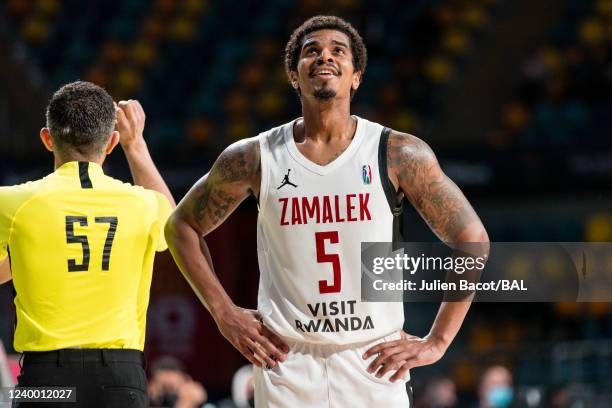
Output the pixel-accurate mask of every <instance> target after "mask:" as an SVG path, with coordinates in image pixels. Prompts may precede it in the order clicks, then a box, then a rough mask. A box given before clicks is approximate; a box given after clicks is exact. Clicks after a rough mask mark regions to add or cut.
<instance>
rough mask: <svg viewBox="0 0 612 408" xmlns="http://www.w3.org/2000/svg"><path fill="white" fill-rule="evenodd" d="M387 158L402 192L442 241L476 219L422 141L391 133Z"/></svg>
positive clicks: (468, 205) (451, 237)
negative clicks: (394, 135)
mask: <svg viewBox="0 0 612 408" xmlns="http://www.w3.org/2000/svg"><path fill="white" fill-rule="evenodd" d="M387 158H388V163H389V167H390V168H391V169H393V171H394V172H395V174H397V177H398V182H399V185H400V188H401V189H402V190H403V193H404V194H405V195H406V196H407V197H408V198H409V199H410V201H411V202H412V204H413V205H414V206H415V208H416V209H417V210H418V211H419V213H420V214H421V215H422V216H423V218H424V219H425V221H426V222H427V223H428V224H429V226H430V227H431V228H432V230H433V231H434V232H436V234H438V235H439V236H440V237H441V238H442V239H443V240H444V241H447V242H452V241H453V240H455V239H456V238H457V237H458V236H459V234H461V233H462V232H463V231H464V229H465V228H466V227H467V226H468V225H469V224H470V223H471V222H472V221H474V220H475V219H477V216H476V214H475V213H474V210H473V209H472V207H471V206H470V204H469V203H468V201H467V199H466V198H465V196H464V195H463V194H462V193H461V191H460V190H459V188H458V187H457V186H456V185H455V183H453V182H452V181H451V180H450V179H449V178H448V177H446V175H444V173H443V172H442V170H441V169H440V167H439V165H438V162H437V160H436V159H435V156H434V154H433V152H432V151H431V149H429V147H428V146H427V145H426V144H425V143H424V142H422V141H421V140H419V139H417V138H416V137H413V136H409V135H405V136H397V135H396V137H393V136H392V137H391V138H389V149H388V153H387Z"/></svg>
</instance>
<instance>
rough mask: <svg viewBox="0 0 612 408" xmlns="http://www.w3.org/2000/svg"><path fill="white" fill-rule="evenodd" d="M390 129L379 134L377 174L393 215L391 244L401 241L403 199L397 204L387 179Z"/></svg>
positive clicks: (395, 195) (393, 190)
mask: <svg viewBox="0 0 612 408" xmlns="http://www.w3.org/2000/svg"><path fill="white" fill-rule="evenodd" d="M390 134H391V129H389V128H388V127H385V128H383V130H382V132H381V133H380V141H379V142H378V174H380V182H381V183H382V187H383V191H384V192H385V196H386V198H387V203H388V204H389V210H390V211H391V214H393V242H400V241H403V235H404V234H403V224H404V223H403V216H402V214H403V201H404V200H403V199H402V200H401V201H400V202H399V203H398V202H397V193H396V192H395V189H394V188H393V183H391V180H390V179H389V168H388V165H387V150H388V146H389V135H390Z"/></svg>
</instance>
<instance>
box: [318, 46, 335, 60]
mask: <svg viewBox="0 0 612 408" xmlns="http://www.w3.org/2000/svg"><path fill="white" fill-rule="evenodd" d="M318 62H319V64H326V63H329V62H334V54H333V53H332V52H331V50H330V49H328V48H327V47H325V48H323V49H322V50H321V53H320V54H319V60H318Z"/></svg>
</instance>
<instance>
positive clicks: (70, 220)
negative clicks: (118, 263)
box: [66, 215, 119, 272]
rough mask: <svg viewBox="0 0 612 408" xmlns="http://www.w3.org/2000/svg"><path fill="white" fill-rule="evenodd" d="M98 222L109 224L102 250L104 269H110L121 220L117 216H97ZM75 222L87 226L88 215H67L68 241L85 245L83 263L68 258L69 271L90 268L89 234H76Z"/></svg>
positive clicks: (80, 270)
mask: <svg viewBox="0 0 612 408" xmlns="http://www.w3.org/2000/svg"><path fill="white" fill-rule="evenodd" d="M95 222H96V224H108V231H107V233H106V241H105V242H104V250H103V251H102V270H103V271H108V269H109V266H110V254H111V250H112V249H113V240H114V239H115V231H117V224H118V223H119V220H118V218H117V217H96V218H95ZM74 224H79V225H80V226H82V227H87V217H84V216H76V215H67V216H66V242H67V243H68V244H81V246H82V247H83V263H81V264H78V263H77V262H76V260H75V259H68V272H84V271H88V270H89V258H90V250H89V240H88V239H87V235H75V234H74Z"/></svg>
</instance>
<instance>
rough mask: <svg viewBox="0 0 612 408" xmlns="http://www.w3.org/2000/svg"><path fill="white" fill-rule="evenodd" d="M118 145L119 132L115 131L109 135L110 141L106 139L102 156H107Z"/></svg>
mask: <svg viewBox="0 0 612 408" xmlns="http://www.w3.org/2000/svg"><path fill="white" fill-rule="evenodd" d="M118 143H119V132H117V131H116V130H114V131H113V133H111V137H110V139H108V143H107V144H106V149H104V154H106V155H109V154H111V152H112V151H113V149H114V148H115V146H117V144H118Z"/></svg>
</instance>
